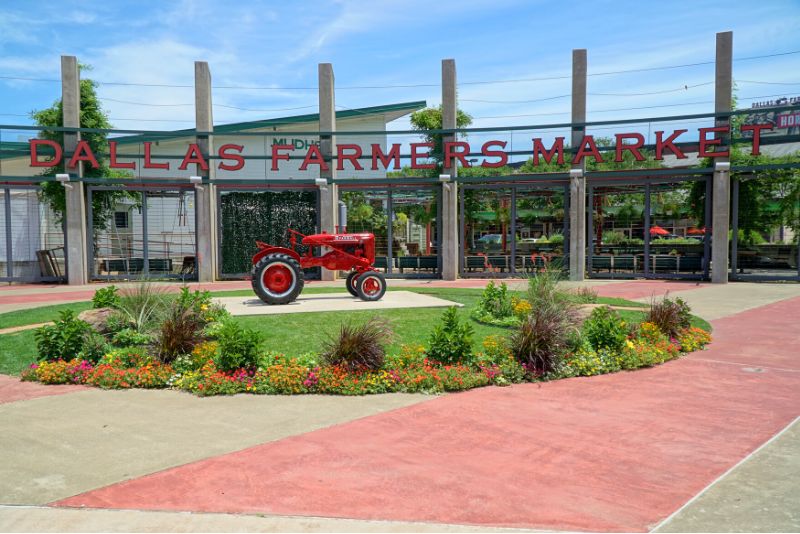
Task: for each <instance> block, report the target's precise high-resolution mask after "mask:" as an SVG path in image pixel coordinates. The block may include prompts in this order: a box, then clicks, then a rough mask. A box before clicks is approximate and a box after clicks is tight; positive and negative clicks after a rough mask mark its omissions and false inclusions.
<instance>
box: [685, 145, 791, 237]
mask: <svg viewBox="0 0 800 534" xmlns="http://www.w3.org/2000/svg"><path fill="white" fill-rule="evenodd" d="M730 161H731V166H732V167H739V166H758V165H781V164H783V165H785V164H795V165H796V164H798V163H800V152H795V153H794V154H788V155H784V156H770V155H768V154H763V153H762V154H761V155H758V156H754V155H752V154H750V147H749V146H739V147H737V148H735V149H734V150H732V151H731V157H730ZM713 165H714V161H713V159H712V158H706V159H704V160H703V161H702V162H701V163H700V166H701V167H713ZM732 179H738V180H739V231H740V232H743V234H740V237H744V241H743V243H744V244H746V245H753V244H758V243H757V242H753V241H750V240H749V239H750V238H753V239H760V235H759V234H761V233H763V234H767V233H769V232H770V231H771V230H773V229H774V228H777V227H779V226H788V227H789V228H791V229H792V230H793V231H794V234H795V235H798V234H800V208H799V207H798V206H800V172H798V170H797V169H796V168H786V169H774V168H773V169H764V170H760V171H758V172H757V173H756V174H755V175H754V179H745V177H743V176H740V177H736V176H732ZM705 193H706V191H705V184H704V183H703V182H700V181H697V182H693V183H692V190H691V206H692V210H693V215H694V217H695V218H696V219H697V220H703V216H704V213H703V211H704V206H705V202H706V198H705ZM755 236H759V237H758V238H756V237H755Z"/></svg>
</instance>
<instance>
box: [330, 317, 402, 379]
mask: <svg viewBox="0 0 800 534" xmlns="http://www.w3.org/2000/svg"><path fill="white" fill-rule="evenodd" d="M391 338H392V329H391V327H390V326H389V323H388V322H387V321H386V320H384V319H380V318H377V317H373V318H372V319H369V320H367V321H366V322H364V323H342V326H341V328H340V329H339V333H338V335H334V336H330V337H329V338H328V340H327V341H326V342H325V344H324V346H323V348H322V361H324V362H325V363H326V364H328V365H333V366H340V367H343V368H345V369H347V370H350V371H359V370H365V369H369V370H377V369H380V368H381V367H383V362H384V360H385V359H386V344H387V343H388V342H389V341H390V340H391Z"/></svg>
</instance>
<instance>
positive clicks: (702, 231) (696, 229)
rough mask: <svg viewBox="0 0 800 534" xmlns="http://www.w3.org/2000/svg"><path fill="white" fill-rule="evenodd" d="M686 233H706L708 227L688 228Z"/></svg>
mask: <svg viewBox="0 0 800 534" xmlns="http://www.w3.org/2000/svg"><path fill="white" fill-rule="evenodd" d="M686 233H687V234H689V235H705V233H706V229H705V228H689V229H688V230H686Z"/></svg>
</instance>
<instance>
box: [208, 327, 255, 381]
mask: <svg viewBox="0 0 800 534" xmlns="http://www.w3.org/2000/svg"><path fill="white" fill-rule="evenodd" d="M217 341H218V343H219V348H218V350H217V355H216V357H215V358H214V363H216V364H217V367H218V368H219V369H220V370H222V371H235V370H237V369H242V368H247V369H250V368H254V367H256V366H257V365H258V354H259V351H260V349H261V344H262V342H263V336H262V335H261V333H260V332H257V331H256V330H252V329H250V328H243V327H242V326H240V325H239V323H237V322H236V321H233V320H226V321H224V322H223V325H222V327H221V328H220V330H219V333H218V335H217Z"/></svg>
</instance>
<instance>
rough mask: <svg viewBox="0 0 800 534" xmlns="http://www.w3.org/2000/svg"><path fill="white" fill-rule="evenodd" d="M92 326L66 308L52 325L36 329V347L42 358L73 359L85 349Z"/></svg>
mask: <svg viewBox="0 0 800 534" xmlns="http://www.w3.org/2000/svg"><path fill="white" fill-rule="evenodd" d="M90 331H91V327H90V326H89V324H88V323H86V322H85V321H81V320H80V319H78V318H77V317H76V315H75V312H73V311H72V310H64V311H62V312H61V313H60V315H59V319H58V320H57V321H56V322H55V323H54V324H52V325H47V326H43V327H41V328H39V329H37V330H36V332H35V334H34V337H35V339H36V348H37V350H38V351H39V359H40V360H71V359H73V358H76V357H77V356H78V354H80V352H81V351H82V350H83V344H84V341H85V340H86V337H87V336H88V335H89V332H90Z"/></svg>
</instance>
